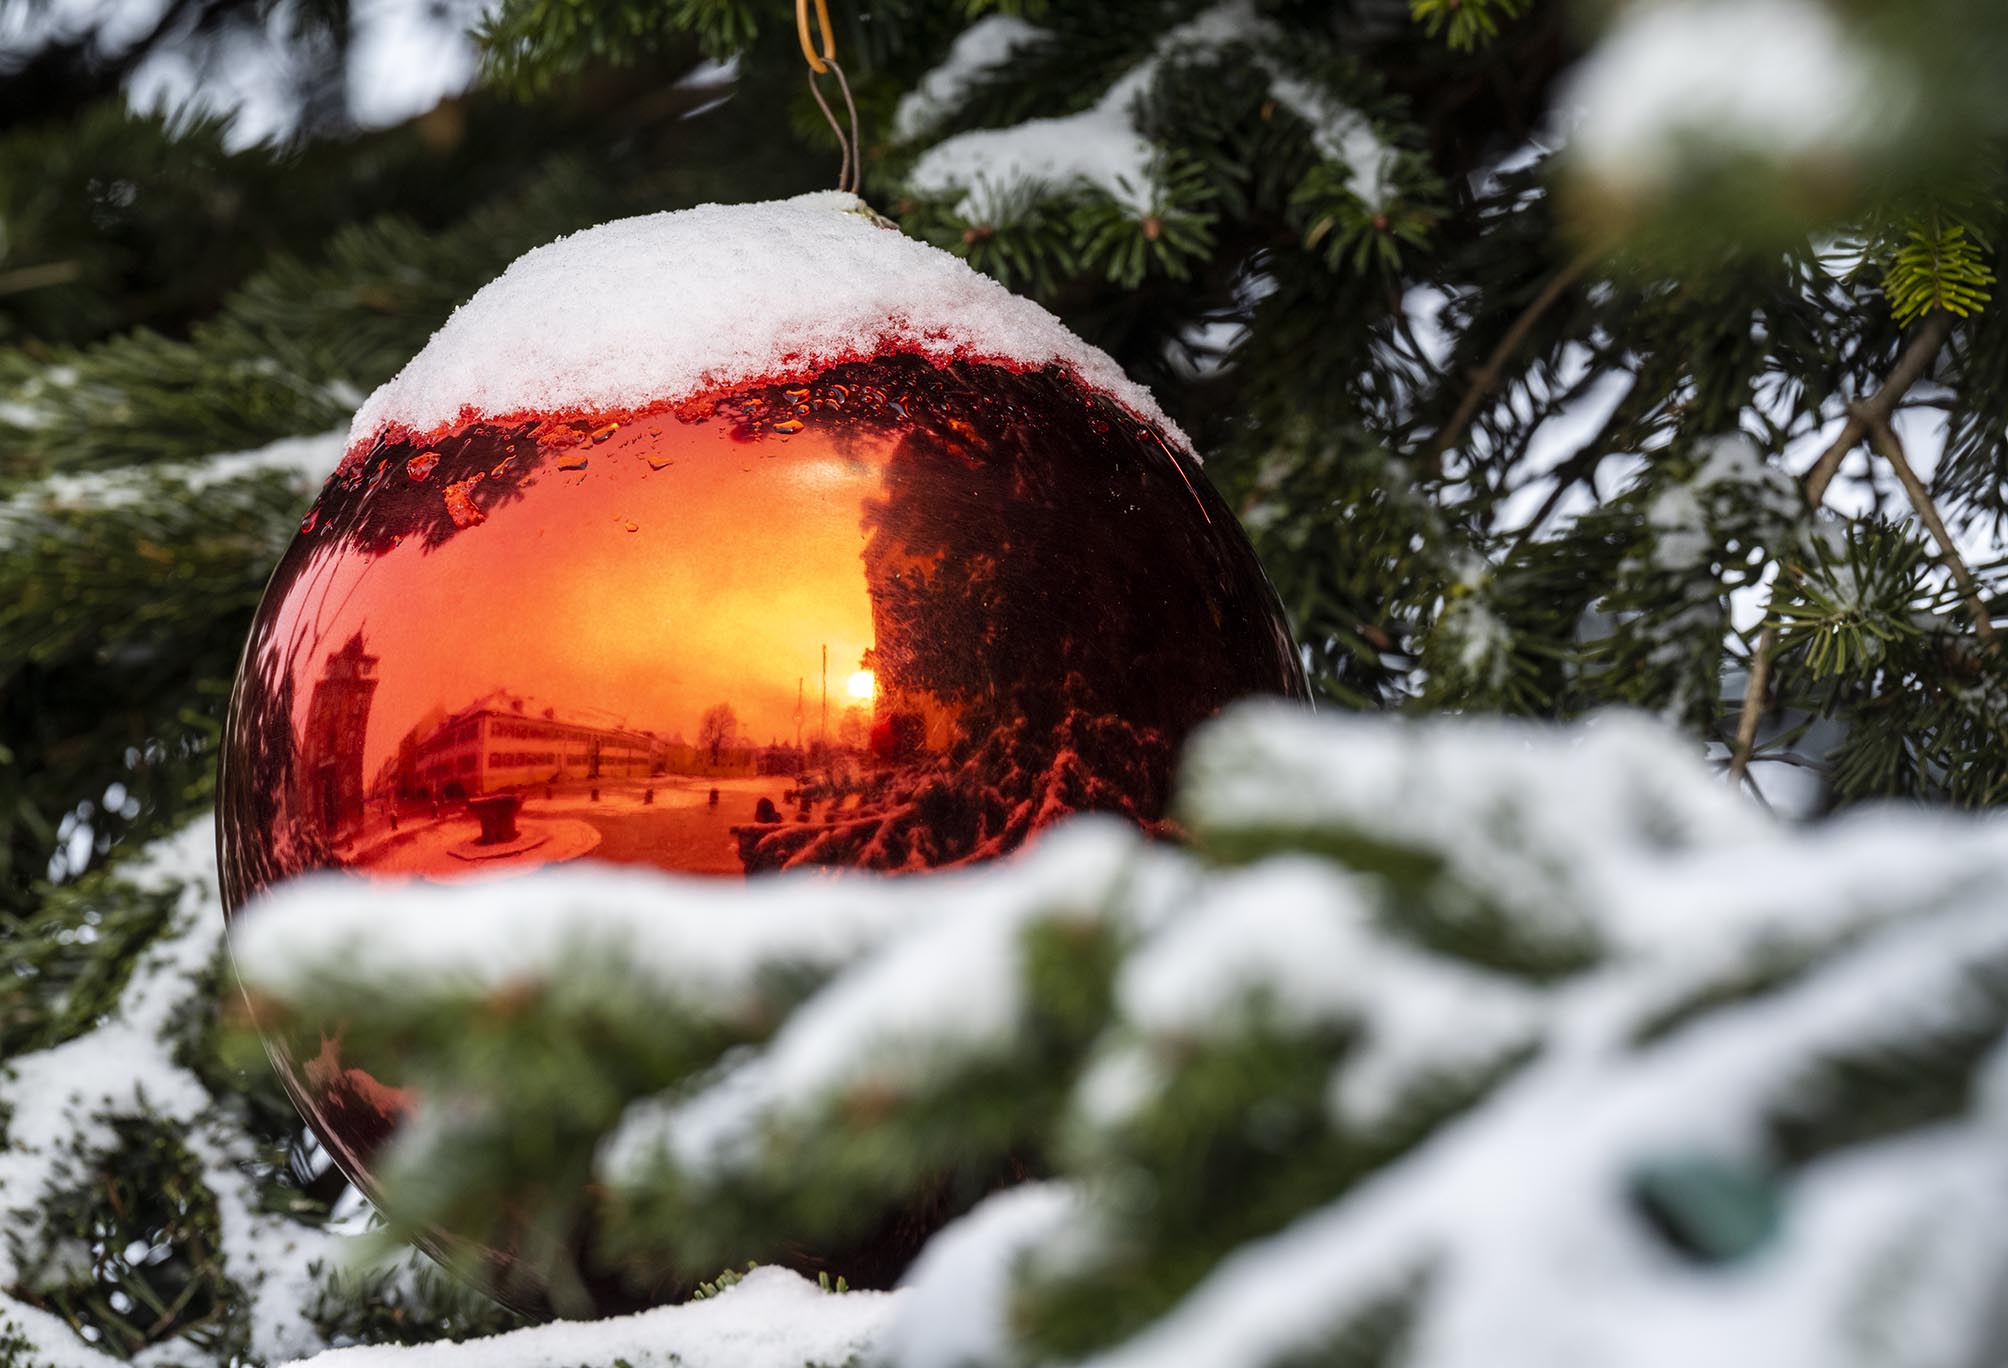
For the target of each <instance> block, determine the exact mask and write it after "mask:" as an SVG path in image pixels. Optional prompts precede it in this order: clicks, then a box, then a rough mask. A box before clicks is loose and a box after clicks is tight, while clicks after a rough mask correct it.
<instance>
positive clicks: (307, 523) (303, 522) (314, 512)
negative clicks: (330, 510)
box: [300, 508, 321, 537]
mask: <svg viewBox="0 0 2008 1368" xmlns="http://www.w3.org/2000/svg"><path fill="white" fill-rule="evenodd" d="M320 520H321V510H320V509H318V508H310V509H308V510H307V516H306V517H304V518H302V519H300V535H301V536H303V537H304V536H306V535H307V534H308V533H309V532H311V531H313V530H314V524H315V523H317V522H319V521H320Z"/></svg>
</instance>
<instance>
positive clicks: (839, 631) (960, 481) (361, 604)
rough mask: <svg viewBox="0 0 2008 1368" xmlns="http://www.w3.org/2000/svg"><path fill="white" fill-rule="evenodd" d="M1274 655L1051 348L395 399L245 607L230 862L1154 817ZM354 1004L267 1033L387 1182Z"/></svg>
mask: <svg viewBox="0 0 2008 1368" xmlns="http://www.w3.org/2000/svg"><path fill="white" fill-rule="evenodd" d="M1264 692H1266V693H1278V694H1286V695H1291V696H1302V695H1303V692H1304V684H1303V678H1302V674H1301V671H1300V668H1299V665H1298V662H1297V657H1296V653H1295V650H1294V648H1293V647H1292V645H1291V643H1290V639H1289V635H1288V632H1287V629H1286V627H1285V624H1284V621H1283V618H1282V614H1281V612H1280V610H1279V608H1278V606H1277V603H1276V600H1275V596H1274V593H1273V592H1272V590H1271V589H1270V587H1269V585H1268V583H1267V581H1266V580H1265V578H1264V577H1263V575H1262V572H1261V570H1260V568H1259V566H1258V565H1257V564H1256V561H1255V558H1254V555H1253V552H1252V551H1251V550H1250V548H1249V546H1248V543H1247V541H1246V539H1245V538H1244V537H1243V535H1242V533H1241V531H1240V529H1239V527H1238V526H1237V525H1236V524H1235V521H1234V519H1233V516H1232V515H1231V513H1229V511H1228V510H1227V509H1226V507H1225V506H1224V505H1223V504H1222V503H1221V501H1220V500H1219V498H1218V496H1217V495H1215V494H1214V493H1213V492H1212V490H1211V489H1210V488H1209V487H1208V486H1207V484H1206V483H1205V480H1204V478H1203V477H1202V476H1201V475H1200V473H1199V471H1198V468H1197V467H1196V466H1195V465H1194V464H1193V463H1192V462H1191V461H1190V460H1189V459H1186V458H1183V457H1181V456H1178V455H1176V454H1175V453H1174V450H1173V449H1172V448H1171V447H1169V446H1168V445H1167V444H1166V443H1165V442H1164V441H1162V440H1160V439H1159V438H1158V437H1157V436H1156V435H1155V434H1154V433H1152V432H1151V431H1150V430H1149V429H1148V428H1146V427H1145V426H1143V425H1141V424H1140V423H1138V422H1137V421H1136V420H1135V419H1133V418H1131V417H1129V416H1127V415H1126V414H1124V413H1123V412H1122V411H1121V410H1119V409H1118V408H1116V407H1115V406H1114V405H1113V404H1111V403H1110V402H1108V401H1107V400H1105V399H1103V398H1100V397H1098V396H1095V395H1091V394H1089V393H1087V392H1085V391H1083V390H1082V389H1081V388H1080V387H1079V386H1078V385H1077V384H1076V383H1075V382H1074V381H1072V380H1071V379H1070V378H1068V377H1066V376H1065V375H1063V374H1060V373H1058V372H1032V373H1018V372H1013V371H1009V370H1005V369H1003V368H999V367H995V366H988V365H978V364H965V365H954V366H947V367H940V366H935V365H932V364H929V363H926V362H922V361H918V360H915V359H911V358H887V359H881V360H877V361H872V362H862V363H856V364H851V365H842V366H837V367H833V368H831V369H829V370H826V371H824V372H822V373H821V374H819V375H817V376H815V377H813V378H812V379H809V380H805V381H803V382H801V383H798V384H776V385H768V386H761V387H756V388H751V389H746V390H740V391H735V392H733V393H731V394H727V395H722V396H714V397H712V398H709V399H706V400H705V401H703V402H701V403H696V404H685V405H681V406H678V407H677V408H675V409H662V410H657V411H652V412H642V413H638V414H626V413H624V414H594V415H566V416H563V417H561V418H549V419H545V420H543V421H530V420H525V421H520V422H507V423H496V422H485V421H484V422H475V423H471V424H468V425H466V426H464V427H462V428H460V429H458V430H456V431H454V432H452V433H449V434H447V435H444V436H440V437H436V438H434V439H432V440H430V441H427V442H424V443H419V442H414V441H412V440H409V439H407V438H403V437H400V436H395V435H389V436H386V437H385V438H383V439H381V440H379V441H378V442H377V443H376V444H375V446H374V448H373V449H372V450H370V451H369V452H368V453H367V457H366V459H362V460H359V461H357V462H355V463H353V464H352V465H351V466H349V467H345V469H344V473H343V474H342V475H341V476H340V477H338V478H337V479H336V480H334V481H332V482H331V483H330V484H329V486H328V488H327V489H326V490H324V491H323V493H322V496H321V499H320V501H319V502H318V503H317V504H316V506H315V508H314V510H313V512H311V513H310V514H309V515H308V516H307V518H306V520H305V521H304V523H303V524H302V528H301V532H300V535H299V537H298V539H297V540H296V542H295V543H294V545H293V546H292V548H291V549H290V550H289V551H288V552H287V554H286V556H285V558H284V560H283V561H282V562H281V563H280V565H279V568H278V570H277V572H276V573H275V574H274V576H273V579H272V583H271V586H270V588H269V589H268V591H267V593H266V597H265V600H264V602H263V604H262V605H261V607H260V608H259V611H258V614H257V617H256V619H255V622H254V625H253V628H252V632H251V637H250V641H249V644H248V645H247V647H246V651H245V657H244V662H243V665H242V667H241V669H240V671H239V676H238V680H237V686H236V689H235V692H234V693H233V696H232V699H231V711H230V720H229V725H228V731H227V735H226V739H225V748H224V758H223V778H222V799H221V804H220V829H219V844H220V859H221V866H222V875H223V885H224V894H225V901H226V905H227V906H228V907H229V908H230V909H231V910H232V912H233V913H234V911H235V910H236V909H237V908H239V907H240V906H241V905H242V904H243V903H244V901H245V900H246V899H248V898H250V897H252V896H253V895H255V894H256V893H258V892H259V891H261V890H263V889H265V888H267V887H269V886H271V885H273V884H275V883H278V882H280V881H282V880H284V879H286V878H289V877H291V876H293V875H296V874H300V873H303V872H306V871H310V870H324V869H339V870H346V871H350V872H353V873H356V874H359V875H365V876H369V877H373V878H376V877H380V878H423V879H435V880H452V879H456V878H461V877H465V876H467V875H469V874H473V873H477V872H478V873H481V874H484V875H490V876H492V875H494V874H496V873H498V872H500V873H510V872H515V871H523V870H528V869H532V868H536V867H538V866H540V865H544V864H549V863H554V862H563V861H569V860H575V859H599V860H610V861H618V862H626V863H639V864H648V865H654V866H658V867H660V868H663V869H666V870H673V871H677V872H682V873H689V874H704V875H724V876H736V875H743V874H744V873H746V872H748V871H763V870H770V869H780V868H787V867H801V866H830V867H842V868H868V869H878V870H922V869H929V868H939V867H942V866H947V865H954V864H961V863H966V862H969V861H972V860H978V859H983V858H987V857H990V856H994V855H998V854H1001V853H1003V852H1006V851H1008V850H1010V849H1012V848H1013V847H1015V846H1017V845H1018V844H1020V843H1021V842H1023V841H1024V840H1025V839H1026V837H1027V836H1028V835H1029V834H1031V833H1032V832H1033V831H1034V830H1036V829H1037V828H1039V827H1041V826H1044V825H1046V824H1048V823H1050V822H1052V821H1055V820H1057V819H1059V818H1061V817H1063V816H1065V815H1067V814H1068V813H1072V812H1078V811H1083V810H1090V809H1093V810H1101V811H1111V812H1116V813H1120V814H1123V815H1126V816H1128V817H1130V818H1132V819H1134V820H1136V821H1138V822H1140V823H1143V824H1145V825H1151V824H1153V823H1155V822H1156V821H1157V820H1158V819H1159V817H1160V815H1161V813H1162V810H1163V805H1164V802H1165V799H1166V794H1167V789H1168V786H1169V781H1170V777H1171V770H1172V764H1173V761H1174V757H1175V755H1176V751H1177V748H1178V746H1179V743H1180V741H1181V740H1182V738H1183V737H1184V736H1185V734H1186V733H1187V732H1188V731H1189V730H1190V729H1191V728H1192V727H1193V726H1194V725H1196V724H1197V723H1199V722H1200V721H1202V720H1203V719H1205V718H1206V717H1208V716H1210V715H1211V714H1213V713H1214V712H1215V711H1217V710H1218V709H1219V708H1220V707H1221V706H1222V705H1224V704H1226V703H1227V702H1229V701H1230V700H1232V699H1234V698H1236V697H1238V696H1242V695H1246V694H1253V693H1264ZM339 1040H340V1033H339V1031H338V1030H330V1031H328V1032H326V1033H324V1034H323V1035H322V1037H321V1040H320V1048H319V1050H318V1052H315V1051H310V1050H306V1049H303V1048H292V1047H288V1046H285V1045H282V1044H279V1043H278V1042H274V1045H275V1048H274V1056H275V1062H276V1063H277V1064H278V1066H279V1068H280V1072H281V1074H282V1076H284V1078H285V1080H286V1083H287V1085H288V1088H289V1090H290V1091H291V1092H292V1093H293V1094H294V1096H295V1098H296V1100H297V1101H298V1102H299V1103H300V1105H301V1109H302V1111H303V1112H304V1114H305V1115H306V1116H307V1118H308V1120H309V1122H310V1123H311V1124H312V1125H313V1127H314V1129H315V1130H316V1132H317V1133H318V1134H319V1135H320V1136H321V1138H322V1139H323V1141H324V1142H325V1143H326V1144H327V1146H328V1148H329V1150H330V1152H331V1153H332V1154H333V1155H334V1156H335V1157H336V1159H337V1161H338V1162H339V1163H340V1164H341V1165H342V1167H343V1168H344V1170H346V1171H347V1172H348V1173H349V1174H350V1175H351V1176H352V1177H354V1178H356V1179H357V1180H358V1181H359V1182H360V1183H361V1184H362V1186H363V1187H364V1189H365V1190H366V1191H371V1192H372V1195H374V1191H373V1189H374V1185H373V1184H372V1183H371V1182H370V1180H369V1169H368V1166H369V1161H370V1157H371V1155H372V1153H373V1152H374V1151H375V1150H376V1148H377V1147H378V1146H379V1145H381V1144H382V1142H383V1140H384V1139H385V1138H386V1137H387V1136H388V1135H389V1134H390V1133H391V1131H392V1130H393V1129H394V1128H395V1126H396V1125H397V1123H398V1119H399V1117H400V1115H401V1114H402V1110H403V1108H405V1107H406V1106H407V1105H408V1101H409V1099H408V1097H407V1095H406V1094H404V1093H403V1092H401V1091H400V1090H398V1089H397V1088H396V1087H395V1086H393V1081H389V1080H385V1081H380V1080H379V1079H378V1078H376V1077H374V1076H372V1075H370V1074H369V1073H366V1072H364V1071H363V1070H361V1069H359V1068H357V1067H355V1066H354V1064H353V1062H350V1063H349V1064H348V1065H346V1066H345V1065H344V1062H343V1061H342V1060H341V1058H340V1048H339ZM379 1072H385V1071H383V1070H379ZM893 1262H895V1263H896V1262H897V1260H894V1261H893ZM855 1271H856V1269H855V1266H854V1268H853V1272H855ZM894 1271H896V1269H895V1270H894Z"/></svg>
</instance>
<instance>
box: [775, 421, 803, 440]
mask: <svg viewBox="0 0 2008 1368" xmlns="http://www.w3.org/2000/svg"><path fill="white" fill-rule="evenodd" d="M804 426H805V424H804V423H803V422H802V420H801V419H800V418H783V419H782V420H781V421H780V422H778V423H776V424H774V426H773V429H772V430H773V431H775V432H778V433H779V434H781V436H783V437H793V436H794V435H795V434H796V433H798V432H800V431H801V430H802V428H803V427H804Z"/></svg>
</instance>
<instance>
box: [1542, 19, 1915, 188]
mask: <svg viewBox="0 0 2008 1368" xmlns="http://www.w3.org/2000/svg"><path fill="white" fill-rule="evenodd" d="M1836 8H1837V7H1835V6H1833V5H1830V4H1828V3H1826V0H1635V3H1632V4H1630V5H1629V6H1627V7H1626V8H1625V9H1624V10H1623V11H1622V12H1621V13H1620V14H1619V17H1618V18H1617V20H1616V22H1615V24H1614V25H1613V27H1612V28H1611V30H1610V31H1609V32H1608V33H1607V34H1606V35H1605V36H1604V38H1603V40H1602V41H1601V42H1600V43H1599V44H1598V45H1597V47H1596V49H1595V50H1594V52H1593V53H1592V54H1591V56H1590V57H1588V58H1587V59H1586V60H1585V61H1584V62H1583V63H1582V65H1581V66H1579V67H1578V68H1577V69H1576V70H1575V72H1574V74H1573V76H1572V77H1571V79H1570V82H1569V85H1568V88H1567V89H1566V90H1565V92H1564V94H1563V98H1562V101H1561V103H1562V106H1563V108H1564V109H1566V110H1569V111H1570V112H1571V116H1572V119H1573V122H1574V124H1575V133H1574V136H1573V139H1572V154H1573V155H1574V156H1575V157H1576V158H1577V159H1578V161H1579V163H1580V167H1581V169H1582V170H1583V171H1584V172H1586V173H1587V174H1588V175H1590V176H1591V177H1593V178H1594V179H1595V180H1597V181H1598V182H1600V183H1602V184H1603V185H1604V186H1606V187H1608V188H1609V189H1611V190H1614V191H1617V192H1619V193H1623V194H1626V195H1650V194H1655V193H1657V192H1660V191H1662V190H1665V189H1667V188H1669V186H1670V185H1671V183H1672V182H1673V181H1674V180H1676V179H1677V177H1678V176H1679V174H1680V173H1681V171H1682V170H1683V169H1685V168H1687V167H1689V166H1690V165H1692V164H1694V163H1695V162H1696V161H1705V160H1707V159H1711V158H1714V159H1734V158H1736V157H1739V156H1747V157H1755V158H1759V159H1761V160H1764V161H1771V162H1796V163H1803V164H1808V165H1813V166H1818V165H1819V164H1821V163H1838V164H1846V163H1849V162H1852V161H1855V160H1857V159H1858V158H1860V157H1861V156H1862V155H1863V154H1864V153H1870V152H1875V151H1878V150H1880V149H1881V148H1882V147H1884V146H1886V145H1888V140H1889V139H1890V138H1891V137H1892V135H1893V134H1894V133H1896V132H1897V131H1899V130H1900V129H1901V128H1902V126H1903V124H1904V122H1905V119H1906V118H1907V117H1908V115H1909V113H1910V104H1911V84H1910V81H1909V78H1908V77H1907V76H1906V75H1905V74H1904V73H1903V72H1902V71H1901V70H1899V69H1896V68H1895V67H1894V65H1893V64H1892V63H1891V62H1889V61H1887V60H1885V59H1883V58H1882V57H1880V56H1879V55H1878V54H1877V53H1876V52H1875V51H1873V50H1871V49H1869V48H1867V47H1866V46H1864V45H1863V44H1862V43H1860V42H1859V41H1857V39H1856V38H1855V37H1854V35H1853V34H1851V33H1850V32H1849V31H1848V29H1847V27H1846V26H1845V25H1844V23H1843V21H1842V19H1841V17H1840V15H1839V14H1837V13H1836Z"/></svg>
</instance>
